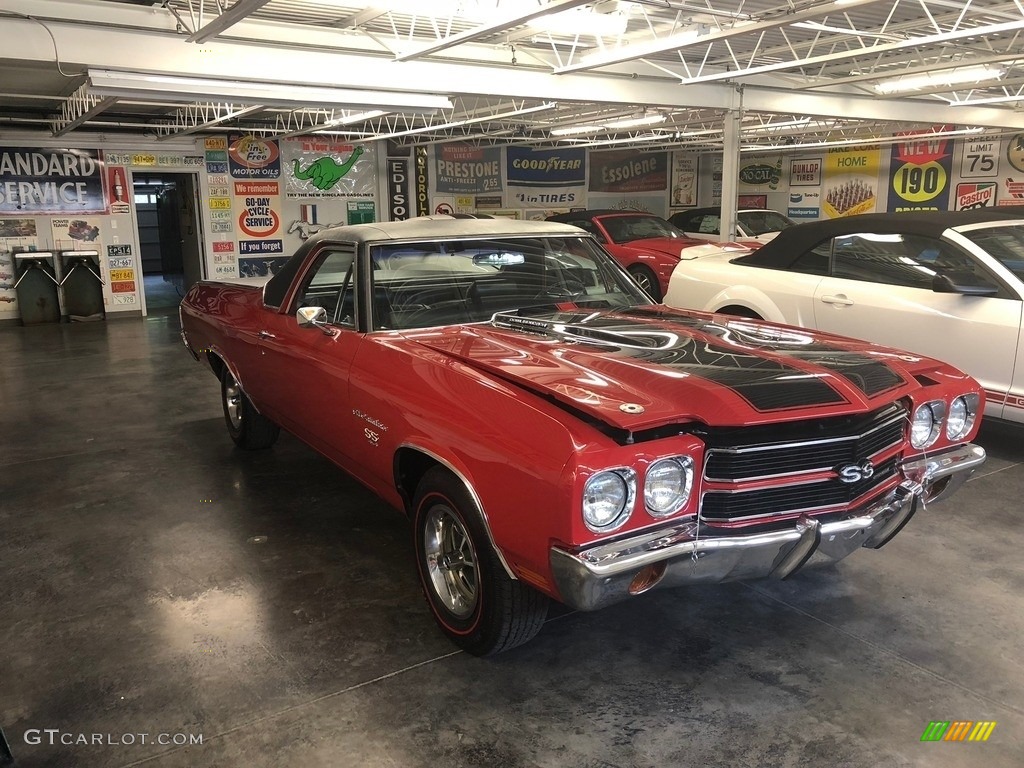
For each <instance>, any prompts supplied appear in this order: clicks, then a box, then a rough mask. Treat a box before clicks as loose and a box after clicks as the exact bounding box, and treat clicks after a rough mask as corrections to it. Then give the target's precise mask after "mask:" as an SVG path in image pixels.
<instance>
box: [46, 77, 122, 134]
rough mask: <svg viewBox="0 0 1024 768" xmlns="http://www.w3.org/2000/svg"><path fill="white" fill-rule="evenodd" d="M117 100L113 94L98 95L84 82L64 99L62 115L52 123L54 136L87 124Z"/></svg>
mask: <svg viewBox="0 0 1024 768" xmlns="http://www.w3.org/2000/svg"><path fill="white" fill-rule="evenodd" d="M116 102H117V99H116V98H114V97H113V96H97V95H96V94H94V93H92V92H91V91H90V90H89V87H88V85H87V84H86V83H82V85H80V86H79V87H78V88H77V89H76V90H75V92H74V93H72V94H71V95H70V96H68V97H67V98H66V99H65V100H64V103H63V104H62V105H61V108H60V116H59V117H56V118H54V120H53V121H52V122H51V123H50V131H51V133H52V134H53V135H54V136H63V135H64V134H65V133H68V132H69V131H73V130H74V129H75V128H77V127H78V126H80V125H85V124H86V123H87V122H89V121H90V120H92V119H93V118H94V117H96V115H98V114H100V113H101V112H104V111H106V110H107V109H109V108H110V107H112V106H113V105H114V104H115V103H116Z"/></svg>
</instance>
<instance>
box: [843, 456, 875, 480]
mask: <svg viewBox="0 0 1024 768" xmlns="http://www.w3.org/2000/svg"><path fill="white" fill-rule="evenodd" d="M836 474H837V475H839V481H840V482H842V483H858V482H860V481H861V480H867V479H868V478H869V477H871V476H872V475H873V474H875V468H874V467H873V466H871V462H870V461H868V460H867V459H864V461H862V462H861V463H860V464H844V465H843V466H841V467H839V468H838V469H836Z"/></svg>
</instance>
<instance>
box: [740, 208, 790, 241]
mask: <svg viewBox="0 0 1024 768" xmlns="http://www.w3.org/2000/svg"><path fill="white" fill-rule="evenodd" d="M739 220H740V223H742V224H743V228H744V229H745V230H747V232H749V233H750V235H751V236H753V237H757V236H758V235H766V234H768V233H769V232H781V231H782V230H784V229H785V228H786V227H791V226H793V224H794V222H793V220H792V219H789V218H786V217H785V216H783V215H782V214H781V213H779V212H778V211H742V212H740V214H739Z"/></svg>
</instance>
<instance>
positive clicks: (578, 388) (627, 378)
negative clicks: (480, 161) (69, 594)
mask: <svg viewBox="0 0 1024 768" xmlns="http://www.w3.org/2000/svg"><path fill="white" fill-rule="evenodd" d="M181 320H182V328H183V331H182V338H183V340H184V342H185V345H186V347H187V348H188V350H189V351H190V352H191V353H192V355H193V356H194V357H196V359H201V360H202V361H203V363H204V364H206V365H208V366H209V367H210V368H211V369H212V370H213V372H214V373H215V374H216V375H217V377H218V378H219V380H220V392H221V399H222V402H223V407H224V417H225V421H226V423H227V430H228V433H229V434H230V435H231V437H232V439H233V440H234V441H235V443H236V444H237V445H238V446H240V447H241V448H248V449H256V448H267V447H269V446H271V445H272V444H273V443H274V440H275V438H276V437H277V435H278V429H279V427H281V428H284V429H287V430H289V431H291V432H293V433H294V434H295V435H297V436H298V437H300V438H301V439H302V440H304V441H306V442H307V443H308V444H309V445H311V446H312V447H313V448H315V449H316V450H318V451H320V452H321V453H323V454H324V455H325V456H327V457H328V458H329V459H331V460H332V461H333V462H335V463H336V464H337V465H338V466H340V467H342V468H343V469H345V470H347V471H348V472H350V473H352V474H353V475H354V476H355V477H357V478H359V479H360V480H361V481H362V482H364V483H365V484H366V485H368V486H369V487H370V488H372V489H373V490H374V491H376V492H377V493H378V494H380V495H381V496H382V497H383V498H384V499H385V500H387V501H388V502H390V503H391V504H393V505H394V506H395V507H396V508H398V509H401V510H404V511H405V513H406V514H407V515H408V516H409V518H410V519H411V521H412V528H413V532H414V537H415V552H416V560H417V565H418V568H419V573H420V577H421V580H422V583H423V589H424V592H425V593H426V597H427V602H428V604H429V606H430V608H431V610H432V612H433V614H434V616H435V618H436V619H437V622H438V624H439V625H440V627H441V629H442V630H443V631H444V632H445V633H447V635H448V636H449V637H450V638H451V639H452V640H453V641H454V642H456V643H457V644H458V645H460V646H461V647H463V648H465V649H466V650H468V651H469V652H471V653H475V654H481V655H482V654H487V653H493V652H496V651H500V650H503V649H507V648H511V647H513V646H515V645H518V644H520V643H523V642H525V641H527V640H529V639H530V638H531V637H533V636H534V634H536V632H537V631H538V630H539V629H540V627H541V624H542V623H543V621H544V618H545V616H546V612H547V608H548V602H549V600H559V601H562V602H564V603H566V604H568V605H569V606H572V607H573V608H577V609H581V610H588V609H594V608H600V607H602V606H605V605H608V604H610V603H613V602H616V601H618V600H624V599H627V598H629V597H631V596H633V595H639V594H641V593H643V592H646V591H648V590H650V589H653V588H656V587H666V586H676V585H681V584H695V583H708V582H722V581H728V580H733V579H749V578H757V577H768V576H771V577H776V578H785V577H786V576H788V575H790V574H791V573H793V572H794V571H796V570H797V569H799V568H801V567H802V566H803V565H804V564H805V563H806V562H807V561H808V560H809V559H810V558H811V557H812V556H815V555H817V556H825V557H829V558H832V559H839V558H842V557H845V556H847V555H849V554H850V553H852V552H853V551H854V550H857V549H859V548H861V547H869V548H878V547H880V546H882V545H883V544H885V543H886V542H887V541H888V540H889V539H890V538H892V536H894V535H895V534H896V533H898V532H899V531H900V530H901V529H902V528H903V526H904V525H905V524H906V523H907V521H908V520H909V519H910V518H911V516H913V515H914V513H915V512H916V511H917V510H919V509H921V508H922V507H923V503H924V502H933V501H938V500H940V499H941V498H943V497H945V496H948V495H949V494H950V493H952V492H953V491H954V490H955V489H956V488H957V487H958V486H959V485H960V484H961V483H962V482H963V481H964V480H965V479H966V477H967V476H968V475H969V474H970V473H971V472H972V470H973V469H974V468H975V467H976V466H978V465H979V464H981V463H982V462H983V461H984V458H985V453H984V451H983V450H982V449H981V448H979V447H977V446H975V445H973V444H972V443H971V439H972V438H973V437H974V435H975V434H976V432H977V429H978V424H979V417H978V414H979V413H980V412H981V407H982V405H983V395H982V391H981V389H980V388H979V386H978V384H977V382H975V381H974V380H973V379H971V378H970V377H969V376H966V375H964V374H962V373H961V372H959V371H958V370H956V369H954V368H951V367H950V366H948V365H945V364H943V363H939V362H936V361H935V360H932V359H929V358H925V357H921V356H916V355H909V354H906V353H902V352H898V351H894V350H890V349H888V348H885V347H880V346H876V345H873V344H865V343H862V342H856V341H851V340H849V339H844V338H841V337H837V336H832V335H827V334H818V333H813V332H810V331H805V330H801V329H798V328H792V327H788V326H781V325H775V324H768V323H759V322H753V321H748V320H740V319H737V318H730V317H726V316H722V315H712V314H707V313H700V312H686V311H681V310H674V309H669V308H667V307H663V306H658V305H655V304H653V303H652V302H651V300H650V298H648V296H647V295H646V294H644V293H643V292H641V291H640V290H639V289H638V287H637V286H636V284H635V283H634V282H633V281H632V280H630V279H629V276H628V275H627V273H626V272H625V270H623V269H622V267H621V266H619V265H618V264H616V263H615V262H614V261H613V260H612V259H610V258H609V257H608V255H607V254H606V253H605V251H603V250H602V249H601V248H600V247H599V246H598V244H597V242H596V241H595V240H594V239H593V238H592V237H591V236H590V235H587V234H585V233H583V232H581V231H580V230H578V229H576V228H574V227H570V226H566V225H563V224H555V223H547V222H515V221H509V220H502V219H496V220H455V219H450V218H445V219H443V220H436V219H414V220H410V221H404V222H394V223H386V224H364V225H359V226H350V227H339V228H335V229H329V230H324V231H322V232H320V233H319V234H318V235H316V236H315V237H312V238H310V239H309V240H308V241H306V242H305V243H304V244H303V245H302V247H300V248H299V250H298V252H297V253H296V254H295V255H294V256H293V257H292V258H291V260H290V261H288V262H287V264H286V265H285V266H284V267H283V269H282V270H281V271H280V272H279V273H278V274H277V275H276V276H274V277H273V278H271V279H270V280H269V282H266V283H265V285H254V284H251V281H250V283H249V284H247V283H246V282H244V281H242V282H202V283H198V284H197V285H195V286H194V287H193V288H192V289H191V290H190V291H189V293H188V295H187V296H186V297H185V300H184V301H183V302H182V304H181Z"/></svg>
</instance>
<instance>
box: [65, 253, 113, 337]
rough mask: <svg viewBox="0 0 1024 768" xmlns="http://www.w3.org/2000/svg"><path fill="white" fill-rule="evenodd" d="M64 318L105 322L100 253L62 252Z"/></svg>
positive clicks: (77, 320) (73, 320)
mask: <svg viewBox="0 0 1024 768" xmlns="http://www.w3.org/2000/svg"><path fill="white" fill-rule="evenodd" d="M60 271H61V275H62V277H61V279H60V283H59V287H60V289H61V290H60V293H61V297H60V299H61V310H62V311H61V315H62V316H63V317H66V318H68V319H69V320H71V321H72V322H83V321H89V320H103V319H105V318H106V314H105V312H104V309H103V278H102V277H100V253H99V251H61V252H60Z"/></svg>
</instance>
